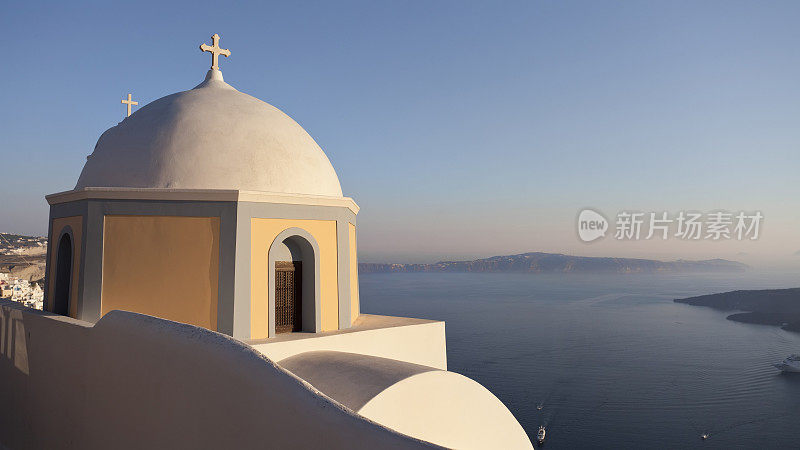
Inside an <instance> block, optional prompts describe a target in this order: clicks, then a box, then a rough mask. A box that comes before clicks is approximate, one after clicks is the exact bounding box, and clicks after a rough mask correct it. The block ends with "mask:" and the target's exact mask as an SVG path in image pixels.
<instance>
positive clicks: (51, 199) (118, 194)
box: [45, 187, 359, 214]
mask: <svg viewBox="0 0 800 450" xmlns="http://www.w3.org/2000/svg"><path fill="white" fill-rule="evenodd" d="M45 199H47V203H49V204H51V205H56V204H59V203H67V202H74V201H76V200H87V199H97V200H177V201H193V202H255V203H283V204H288V205H310V206H337V207H344V208H348V209H350V210H351V211H353V214H358V210H359V207H358V205H357V204H356V202H355V201H354V200H353V199H352V198H350V197H327V196H322V195H300V194H282V193H275V192H258V191H239V190H228V189H157V188H112V187H108V188H98V187H87V188H83V189H76V190H72V191H64V192H57V193H55V194H50V195H47V196H45Z"/></svg>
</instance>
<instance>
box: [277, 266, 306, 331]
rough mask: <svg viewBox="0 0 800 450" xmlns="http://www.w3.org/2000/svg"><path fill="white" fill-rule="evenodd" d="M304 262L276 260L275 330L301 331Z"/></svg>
mask: <svg viewBox="0 0 800 450" xmlns="http://www.w3.org/2000/svg"><path fill="white" fill-rule="evenodd" d="M302 273H303V271H302V263H300V262H298V261H276V262H275V332H276V333H288V332H291V331H301V330H302V326H301V318H302V315H301V312H300V307H301V305H302V300H301V299H302V296H301V292H300V286H301V285H302V283H301V279H300V277H301V274H302Z"/></svg>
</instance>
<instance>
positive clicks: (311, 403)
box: [0, 301, 438, 450]
mask: <svg viewBox="0 0 800 450" xmlns="http://www.w3.org/2000/svg"><path fill="white" fill-rule="evenodd" d="M0 325H1V326H2V330H0V331H2V335H0V344H1V345H0V349H2V358H0V380H1V381H2V382H0V404H2V408H1V409H0V443H1V444H2V446H5V447H7V448H9V449H12V450H18V449H39V448H49V449H61V448H64V449H72V448H74V449H107V448H120V449H124V448H131V449H134V448H135V449H139V448H195V449H202V448H209V449H211V448H214V449H218V448H231V447H235V448H323V447H324V448H342V449H345V448H347V449H354V448H387V449H392V448H397V449H400V448H403V449H405V448H438V447H435V446H433V445H431V444H428V443H426V442H422V441H418V440H415V439H412V438H409V437H407V436H404V435H401V434H398V433H396V432H393V431H391V430H389V429H387V428H384V427H382V426H380V425H377V424H375V423H373V422H370V421H368V420H366V419H364V418H362V417H360V416H358V415H356V414H354V413H352V412H351V411H349V410H347V409H345V408H344V407H342V406H341V405H339V404H337V403H335V402H333V401H332V400H330V399H329V398H327V397H325V396H324V395H321V394H319V393H318V392H316V391H315V390H313V388H311V387H310V385H308V384H307V383H305V382H304V381H302V380H300V379H299V378H297V377H295V376H294V375H292V374H290V373H289V372H287V371H285V370H284V369H282V368H280V367H278V366H277V365H275V364H274V363H273V362H272V361H270V360H268V359H266V358H264V357H263V356H262V355H261V354H259V353H257V352H256V351H254V350H253V349H252V348H250V347H248V346H246V345H244V344H242V343H240V342H238V341H236V340H234V339H232V338H229V337H227V336H224V335H221V334H218V333H214V332H212V331H208V330H205V329H202V328H198V327H195V326H192V325H185V324H180V323H176V322H170V321H166V320H162V319H157V318H154V317H150V316H145V315H141V314H135V313H130V312H125V311H112V312H110V313H109V314H107V315H106V316H105V317H103V318H102V319H101V320H100V321H99V322H97V324H95V325H94V326H92V325H91V324H87V323H85V322H80V321H77V320H74V319H70V318H67V317H62V316H56V315H52V314H49V313H45V312H40V311H35V310H32V309H29V308H25V307H23V306H21V305H19V304H16V303H13V302H8V301H0ZM0 447H1V446H0Z"/></svg>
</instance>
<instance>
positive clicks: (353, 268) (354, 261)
mask: <svg viewBox="0 0 800 450" xmlns="http://www.w3.org/2000/svg"><path fill="white" fill-rule="evenodd" d="M347 228H348V231H349V233H350V323H353V322H354V321H355V320H356V319H358V314H359V309H358V308H359V303H358V251H357V250H356V226H355V225H353V224H352V223H348V224H347Z"/></svg>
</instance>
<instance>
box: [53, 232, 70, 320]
mask: <svg viewBox="0 0 800 450" xmlns="http://www.w3.org/2000/svg"><path fill="white" fill-rule="evenodd" d="M71 285H72V238H70V236H69V234H67V233H64V234H63V235H62V236H61V240H59V242H58V253H56V283H55V295H54V296H53V312H54V313H56V314H60V315H62V316H68V315H69V300H70V298H69V296H70V291H71V287H72V286H71Z"/></svg>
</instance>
